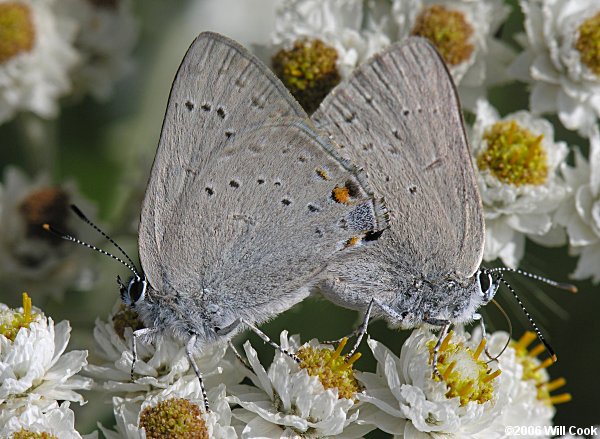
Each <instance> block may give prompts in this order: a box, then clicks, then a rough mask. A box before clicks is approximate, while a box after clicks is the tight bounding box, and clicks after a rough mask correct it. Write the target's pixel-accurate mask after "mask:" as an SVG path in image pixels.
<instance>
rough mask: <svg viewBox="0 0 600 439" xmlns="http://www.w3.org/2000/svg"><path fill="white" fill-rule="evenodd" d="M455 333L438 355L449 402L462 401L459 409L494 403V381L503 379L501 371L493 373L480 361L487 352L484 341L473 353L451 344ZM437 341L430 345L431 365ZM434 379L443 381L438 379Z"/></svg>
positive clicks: (459, 344)
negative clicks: (453, 399)
mask: <svg viewBox="0 0 600 439" xmlns="http://www.w3.org/2000/svg"><path fill="white" fill-rule="evenodd" d="M453 334H454V332H453V331H450V333H449V334H448V335H447V336H446V338H445V339H444V340H443V341H442V344H441V345H440V349H439V351H438V370H439V372H440V374H441V375H442V379H443V380H444V382H445V383H446V386H447V388H448V391H447V392H446V397H447V398H455V397H459V398H460V405H461V406H464V405H466V404H467V403H469V402H471V401H474V402H477V403H478V404H483V403H484V402H486V401H489V400H490V399H492V396H493V395H494V385H493V381H494V379H495V378H496V377H497V376H498V375H500V370H495V371H492V369H490V368H489V367H488V365H487V363H486V362H485V361H483V360H480V359H479V357H480V355H481V353H482V352H483V349H484V348H485V339H483V340H482V341H481V343H479V346H478V347H477V349H476V350H475V352H473V351H472V350H471V349H469V348H468V347H466V346H465V345H464V343H462V342H461V343H453V342H452V341H451V339H452V335H453ZM435 345H436V341H435V340H432V341H430V342H428V343H427V347H428V348H429V352H430V360H429V362H430V363H432V362H433V350H434V348H435ZM434 379H436V380H440V377H438V376H436V377H435V378H434Z"/></svg>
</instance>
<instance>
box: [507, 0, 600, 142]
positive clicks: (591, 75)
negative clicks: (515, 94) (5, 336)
mask: <svg viewBox="0 0 600 439" xmlns="http://www.w3.org/2000/svg"><path fill="white" fill-rule="evenodd" d="M519 3H520V5H521V9H522V10H523V13H524V14H525V31H526V37H525V36H522V37H521V38H520V42H521V44H522V45H523V46H524V51H523V52H522V53H521V54H520V55H519V56H518V58H517V59H516V60H515V62H514V64H513V66H512V67H511V70H512V73H513V75H514V76H515V77H516V78H517V79H520V80H522V81H525V82H528V83H529V84H531V95H530V100H529V106H530V108H531V111H533V112H534V113H546V112H550V113H558V117H559V118H560V120H561V122H562V123H563V125H564V126H566V127H567V128H569V129H571V130H578V131H579V132H580V133H581V134H583V135H586V134H587V132H588V130H589V128H590V127H591V126H592V125H593V124H594V123H595V122H596V120H597V118H598V116H599V115H600V52H599V51H598V39H599V38H600V31H599V29H600V3H598V1H597V0H580V1H569V0H521V1H520V2H519Z"/></svg>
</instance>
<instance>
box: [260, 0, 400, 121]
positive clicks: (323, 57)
mask: <svg viewBox="0 0 600 439" xmlns="http://www.w3.org/2000/svg"><path fill="white" fill-rule="evenodd" d="M363 3H364V2H363V1H362V0H282V2H281V4H280V7H279V8H278V11H277V14H276V18H275V30H274V32H273V36H272V43H273V45H274V47H273V48H271V49H270V50H265V52H268V55H269V57H271V56H272V59H270V60H268V61H271V62H272V65H273V70H274V71H275V73H276V74H277V76H279V78H280V79H281V80H282V81H283V83H284V84H285V85H286V86H287V87H288V89H289V90H290V92H291V93H292V94H293V95H294V97H296V99H297V100H298V102H300V104H301V105H302V106H303V107H304V109H305V110H306V111H307V112H308V113H309V114H310V113H312V112H313V111H314V110H315V109H316V108H317V107H318V106H319V104H320V102H321V101H322V100H323V98H324V97H325V96H326V95H327V93H328V92H329V91H330V90H331V89H332V88H333V87H335V86H336V85H337V84H338V83H339V81H340V80H341V79H342V78H344V77H346V76H348V75H349V74H350V73H351V72H352V70H354V68H355V67H356V66H357V65H359V64H361V63H362V62H363V61H365V60H366V59H367V58H369V57H370V56H371V55H373V54H374V53H376V52H378V51H380V50H381V49H382V48H384V47H386V46H387V45H389V44H390V40H389V38H388V37H387V35H386V34H385V33H384V32H383V31H382V30H381V26H383V25H381V26H380V22H376V21H375V20H374V19H373V18H372V17H371V16H370V15H369V14H368V13H367V11H366V9H367V8H366V7H365V5H364V4H363ZM382 21H384V20H383V19H382Z"/></svg>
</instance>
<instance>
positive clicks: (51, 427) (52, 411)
mask: <svg viewBox="0 0 600 439" xmlns="http://www.w3.org/2000/svg"><path fill="white" fill-rule="evenodd" d="M17 433H21V434H29V435H30V436H27V437H56V438H60V439H81V438H82V436H81V435H80V434H79V433H78V432H77V430H75V415H74V413H73V411H72V410H71V409H70V408H69V403H68V402H63V403H62V404H61V405H60V406H59V405H58V404H57V403H56V402H54V403H53V404H52V405H50V406H48V407H46V408H45V409H42V408H40V407H39V406H36V405H29V406H26V407H23V410H22V411H21V412H20V413H18V414H15V415H14V416H11V417H10V418H9V419H7V420H6V423H5V424H4V425H3V426H2V427H0V437H2V438H12V437H13V435H15V434H17ZM43 434H46V435H48V436H42V435H43ZM19 437H21V436H19ZM23 437H25V436H23ZM83 437H84V438H88V439H93V438H94V439H95V438H96V437H97V434H96V433H92V434H90V435H85V436H83Z"/></svg>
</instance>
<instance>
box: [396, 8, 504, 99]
mask: <svg viewBox="0 0 600 439" xmlns="http://www.w3.org/2000/svg"><path fill="white" fill-rule="evenodd" d="M392 3H393V6H392V8H393V17H394V20H395V22H396V24H397V27H398V34H397V37H396V38H393V39H399V40H402V39H404V38H406V37H408V36H409V35H419V36H423V37H425V38H428V39H429V40H430V41H432V43H433V44H434V45H435V46H436V47H437V48H438V50H439V51H440V53H441V54H442V56H443V57H444V60H445V61H446V64H447V65H448V68H449V69H450V73H451V74H452V77H453V78H454V81H455V83H456V85H457V86H458V89H459V93H460V96H461V102H462V104H463V105H464V106H465V107H466V108H469V109H473V107H474V105H475V101H476V99H477V98H480V97H482V96H485V87H486V86H490V85H497V84H500V83H502V82H506V81H507V80H508V74H507V68H508V65H509V64H510V63H511V62H512V60H513V58H514V55H513V52H512V50H511V49H510V48H509V47H508V46H507V45H505V44H504V43H503V42H501V41H500V40H498V39H496V38H494V34H495V33H496V32H497V30H498V29H499V28H500V26H501V25H502V24H503V23H504V21H505V20H506V18H507V17H508V14H509V12H510V9H509V7H508V6H507V5H505V4H504V1H502V0H482V1H472V0H393V2H392Z"/></svg>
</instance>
